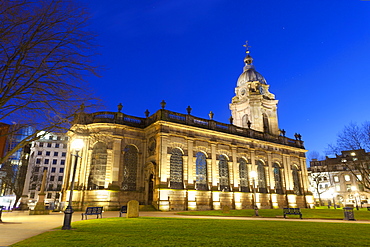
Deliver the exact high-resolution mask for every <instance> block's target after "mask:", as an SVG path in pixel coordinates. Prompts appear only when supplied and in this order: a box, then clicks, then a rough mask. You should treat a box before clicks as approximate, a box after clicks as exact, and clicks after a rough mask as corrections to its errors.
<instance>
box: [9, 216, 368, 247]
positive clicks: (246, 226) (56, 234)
mask: <svg viewBox="0 0 370 247" xmlns="http://www.w3.org/2000/svg"><path fill="white" fill-rule="evenodd" d="M338 211H342V210H338ZM261 213H262V210H261ZM305 214H306V212H304V214H303V215H305ZM369 214H370V212H369ZM72 227H73V228H74V229H73V230H64V231H62V230H60V228H59V229H56V230H52V231H49V232H46V233H43V234H40V235H38V236H35V237H32V238H29V239H27V240H24V241H21V242H19V243H17V244H15V245H12V246H38V247H40V246H369V245H370V239H369V237H368V233H369V231H370V224H356V223H324V222H305V221H302V220H300V219H297V220H296V221H295V220H294V221H284V220H280V221H265V220H226V219H225V220H218V219H187V218H151V217H141V218H129V219H128V218H104V219H92V220H84V221H78V222H74V223H72Z"/></svg>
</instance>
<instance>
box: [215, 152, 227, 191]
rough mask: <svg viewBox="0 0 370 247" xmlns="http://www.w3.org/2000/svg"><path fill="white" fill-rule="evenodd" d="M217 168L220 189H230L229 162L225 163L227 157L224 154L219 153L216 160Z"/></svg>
mask: <svg viewBox="0 0 370 247" xmlns="http://www.w3.org/2000/svg"><path fill="white" fill-rule="evenodd" d="M218 170H219V173H220V190H221V191H230V185H229V164H228V163H227V158H226V156H225V155H220V160H219V162H218Z"/></svg>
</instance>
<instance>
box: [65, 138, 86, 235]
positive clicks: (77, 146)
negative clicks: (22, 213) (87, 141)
mask: <svg viewBox="0 0 370 247" xmlns="http://www.w3.org/2000/svg"><path fill="white" fill-rule="evenodd" d="M83 145H84V142H83V140H82V139H74V140H73V141H72V143H71V149H72V150H75V151H76V154H72V155H73V156H75V162H74V165H73V171H72V181H71V187H70V193H69V200H68V206H67V208H66V210H65V211H64V222H63V227H62V230H71V221H72V214H73V209H72V197H73V189H74V183H75V176H76V168H77V161H78V158H79V157H80V156H78V152H79V151H80V150H81V149H82V147H83ZM80 158H81V157H80Z"/></svg>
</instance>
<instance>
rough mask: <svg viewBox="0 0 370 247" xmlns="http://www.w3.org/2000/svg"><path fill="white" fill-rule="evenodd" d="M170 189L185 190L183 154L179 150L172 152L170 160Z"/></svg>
mask: <svg viewBox="0 0 370 247" xmlns="http://www.w3.org/2000/svg"><path fill="white" fill-rule="evenodd" d="M170 188H171V189H183V188H184V183H183V161H182V152H181V150H180V149H178V148H174V149H173V150H172V154H171V158H170Z"/></svg>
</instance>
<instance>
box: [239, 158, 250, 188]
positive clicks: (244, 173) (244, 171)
mask: <svg viewBox="0 0 370 247" xmlns="http://www.w3.org/2000/svg"><path fill="white" fill-rule="evenodd" d="M239 177H240V191H242V192H249V180H248V168H247V161H246V160H245V159H240V161H239Z"/></svg>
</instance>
